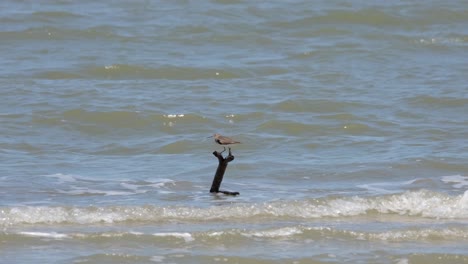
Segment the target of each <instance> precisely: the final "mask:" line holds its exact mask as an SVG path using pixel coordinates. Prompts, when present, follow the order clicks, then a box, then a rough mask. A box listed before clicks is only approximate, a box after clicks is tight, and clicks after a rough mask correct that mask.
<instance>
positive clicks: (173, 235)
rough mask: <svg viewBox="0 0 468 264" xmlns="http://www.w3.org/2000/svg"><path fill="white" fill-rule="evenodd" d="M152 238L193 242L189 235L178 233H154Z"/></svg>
mask: <svg viewBox="0 0 468 264" xmlns="http://www.w3.org/2000/svg"><path fill="white" fill-rule="evenodd" d="M153 236H157V237H175V238H182V239H183V240H185V242H191V241H193V240H195V239H194V238H193V237H192V235H191V234H190V233H179V232H168V233H154V234H153Z"/></svg>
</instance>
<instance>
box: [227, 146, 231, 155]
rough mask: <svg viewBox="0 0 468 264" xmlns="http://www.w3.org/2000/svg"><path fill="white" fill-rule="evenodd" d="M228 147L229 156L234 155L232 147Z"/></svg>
mask: <svg viewBox="0 0 468 264" xmlns="http://www.w3.org/2000/svg"><path fill="white" fill-rule="evenodd" d="M228 149H229V156H232V154H231V148H230V147H228Z"/></svg>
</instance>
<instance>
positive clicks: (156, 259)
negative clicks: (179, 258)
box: [150, 256, 166, 263]
mask: <svg viewBox="0 0 468 264" xmlns="http://www.w3.org/2000/svg"><path fill="white" fill-rule="evenodd" d="M165 259H166V257H164V256H152V257H151V258H150V261H152V262H158V263H161V262H164V260H165Z"/></svg>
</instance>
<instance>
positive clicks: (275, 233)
mask: <svg viewBox="0 0 468 264" xmlns="http://www.w3.org/2000/svg"><path fill="white" fill-rule="evenodd" d="M302 233H303V232H302V230H300V229H299V228H297V227H283V228H278V229H272V230H264V231H255V232H251V233H243V235H244V236H246V237H252V236H254V237H267V238H275V237H289V236H293V235H297V234H302Z"/></svg>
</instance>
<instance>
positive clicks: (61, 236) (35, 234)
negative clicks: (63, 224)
mask: <svg viewBox="0 0 468 264" xmlns="http://www.w3.org/2000/svg"><path fill="white" fill-rule="evenodd" d="M18 234H20V235H24V236H29V237H42V238H53V239H64V238H68V237H69V236H68V235H66V234H59V233H55V232H19V233H18Z"/></svg>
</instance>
